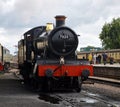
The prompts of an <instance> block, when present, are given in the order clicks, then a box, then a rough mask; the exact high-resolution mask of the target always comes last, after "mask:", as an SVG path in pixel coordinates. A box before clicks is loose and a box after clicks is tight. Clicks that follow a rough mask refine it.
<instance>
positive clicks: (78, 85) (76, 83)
mask: <svg viewBox="0 0 120 107" xmlns="http://www.w3.org/2000/svg"><path fill="white" fill-rule="evenodd" d="M81 85H82V81H81V79H80V78H79V77H73V86H74V89H75V90H76V91H77V92H80V91H81Z"/></svg>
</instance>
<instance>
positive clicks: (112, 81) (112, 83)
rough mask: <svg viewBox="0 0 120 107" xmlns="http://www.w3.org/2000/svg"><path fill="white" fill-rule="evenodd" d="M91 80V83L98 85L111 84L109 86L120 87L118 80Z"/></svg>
mask: <svg viewBox="0 0 120 107" xmlns="http://www.w3.org/2000/svg"><path fill="white" fill-rule="evenodd" d="M89 80H90V81H91V83H95V82H97V83H103V84H109V85H113V86H117V87H120V80H117V79H111V78H105V77H95V76H90V77H89Z"/></svg>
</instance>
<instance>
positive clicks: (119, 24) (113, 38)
mask: <svg viewBox="0 0 120 107" xmlns="http://www.w3.org/2000/svg"><path fill="white" fill-rule="evenodd" d="M99 38H100V39H101V41H102V46H103V48H104V49H118V48H120V18H117V19H113V20H112V22H111V23H105V24H104V26H103V28H102V31H101V33H100V35H99Z"/></svg>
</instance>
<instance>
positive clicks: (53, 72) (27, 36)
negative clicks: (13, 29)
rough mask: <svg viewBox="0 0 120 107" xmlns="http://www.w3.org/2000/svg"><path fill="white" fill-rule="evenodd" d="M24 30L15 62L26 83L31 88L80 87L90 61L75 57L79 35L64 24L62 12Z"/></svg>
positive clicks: (90, 67)
mask: <svg viewBox="0 0 120 107" xmlns="http://www.w3.org/2000/svg"><path fill="white" fill-rule="evenodd" d="M55 18H56V27H54V26H53V24H52V23H48V24H47V26H39V27H35V28H33V29H31V30H29V31H27V32H26V33H24V39H22V40H20V41H19V42H18V63H19V68H20V73H21V74H22V76H23V78H24V80H25V83H26V84H30V85H31V86H32V87H34V88H41V89H43V90H49V91H50V90H53V89H54V88H56V87H67V88H73V89H76V90H77V91H80V90H81V84H82V81H83V80H86V79H87V78H88V76H89V75H92V74H93V68H92V66H91V65H87V62H86V61H81V60H78V59H77V55H76V52H75V51H76V48H77V46H78V35H77V34H76V33H75V32H74V31H73V30H72V29H70V28H69V27H66V26H64V25H65V18H66V17H65V16H56V17H55Z"/></svg>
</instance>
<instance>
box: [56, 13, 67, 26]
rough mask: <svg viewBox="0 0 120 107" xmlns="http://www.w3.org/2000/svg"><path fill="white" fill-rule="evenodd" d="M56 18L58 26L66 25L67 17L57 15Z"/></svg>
mask: <svg viewBox="0 0 120 107" xmlns="http://www.w3.org/2000/svg"><path fill="white" fill-rule="evenodd" d="M55 19H56V27H59V26H63V25H65V19H66V17H65V16H64V15H58V16H56V17H55Z"/></svg>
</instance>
